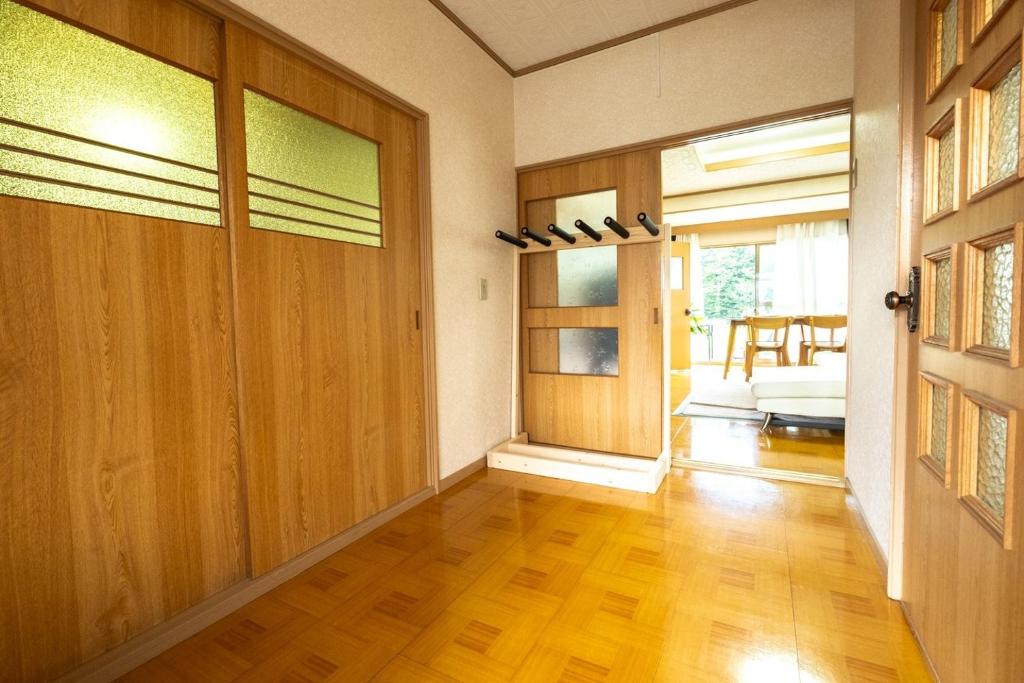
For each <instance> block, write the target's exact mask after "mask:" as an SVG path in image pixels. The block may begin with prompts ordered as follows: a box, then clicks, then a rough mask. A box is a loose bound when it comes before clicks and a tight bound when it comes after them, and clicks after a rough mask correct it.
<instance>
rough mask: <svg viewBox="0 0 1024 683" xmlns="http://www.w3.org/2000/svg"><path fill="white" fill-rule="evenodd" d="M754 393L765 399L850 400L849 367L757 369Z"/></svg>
mask: <svg viewBox="0 0 1024 683" xmlns="http://www.w3.org/2000/svg"><path fill="white" fill-rule="evenodd" d="M750 391H751V392H752V393H753V394H754V397H755V398H757V399H762V398H842V399H845V398H846V366H845V364H844V365H838V364H835V365H808V366H790V367H782V368H757V369H755V370H754V376H753V377H752V378H751V380H750Z"/></svg>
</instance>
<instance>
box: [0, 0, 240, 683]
mask: <svg viewBox="0 0 1024 683" xmlns="http://www.w3.org/2000/svg"><path fill="white" fill-rule="evenodd" d="M41 4H42V5H43V7H44V8H45V9H47V10H52V11H54V12H67V13H68V14H67V16H68V18H70V19H71V20H73V21H75V22H77V23H78V24H79V25H81V26H83V27H84V28H77V27H75V26H73V25H71V24H68V23H65V22H64V21H58V20H57V19H54V18H52V17H50V16H48V15H46V14H44V13H43V12H39V11H36V10H35V9H32V8H30V7H28V6H25V5H21V4H15V3H13V2H11V1H10V0H0V38H2V43H3V45H4V53H3V56H2V58H0V82H2V83H3V84H4V91H3V94H2V95H0V678H3V679H4V680H48V679H51V678H54V677H55V676H56V675H57V674H60V673H62V672H64V671H66V670H68V669H70V668H71V667H73V666H74V665H76V664H78V663H81V662H83V661H85V660H87V659H90V658H92V657H94V656H96V655H98V654H100V653H101V652H103V651H105V650H107V649H110V648H112V647H114V646H116V645H118V644H120V643H122V642H123V641H125V640H128V639H129V638H132V637H133V636H136V635H138V634H139V633H141V632H142V631H144V630H146V629H147V628H149V627H151V626H153V625H155V624H157V623H159V622H161V621H163V620H165V619H167V618H168V617H169V616H171V615H173V614H175V613H177V612H180V611H181V610H183V609H185V608H186V607H189V606H190V605H193V604H195V603H197V602H199V601H201V600H202V599H203V598H206V597H207V596H210V595H213V594H214V593H217V592H218V591H220V590H222V589H224V588H226V587H227V586H229V585H231V584H233V583H235V582H237V581H239V580H241V579H242V578H243V576H244V567H245V563H244V559H243V553H242V546H243V531H242V519H241V513H240V510H241V507H242V502H241V495H240V490H241V487H242V482H241V481H240V463H239V449H238V443H239V434H238V413H237V409H236V403H237V402H236V395H235V373H234V356H233V352H232V346H231V337H232V314H231V310H232V302H231V279H230V261H229V240H228V231H227V229H226V228H225V227H223V220H222V211H221V208H220V190H219V188H220V169H219V164H218V150H217V142H216V127H217V123H216V118H215V108H216V107H215V102H216V98H215V88H216V83H217V81H218V79H220V78H221V77H222V75H223V74H222V73H221V67H220V64H221V60H220V57H221V55H220V51H219V47H218V46H219V35H220V30H221V25H220V21H219V20H217V19H215V18H213V17H210V16H207V15H205V14H203V13H201V12H198V11H196V10H194V9H191V8H189V7H188V6H186V5H183V4H178V3H176V2H170V1H165V0H160V1H157V0H134V1H133V2H130V3H128V2H125V3H99V2H87V3H66V2H60V1H58V0H53V1H50V2H43V3H41ZM72 5H73V6H72ZM154 26H159V27H160V30H159V31H154V30H152V28H153V27H154ZM105 36H109V37H110V38H112V39H113V40H108V39H107V38H106V37H105ZM172 36H173V39H171V37H172ZM150 55H155V56H156V57H158V58H159V59H156V58H154V57H152V56H150Z"/></svg>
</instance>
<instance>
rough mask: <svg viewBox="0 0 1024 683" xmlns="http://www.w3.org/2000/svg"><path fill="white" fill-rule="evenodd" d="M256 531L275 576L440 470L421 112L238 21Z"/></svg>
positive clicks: (233, 41) (246, 435)
mask: <svg viewBox="0 0 1024 683" xmlns="http://www.w3.org/2000/svg"><path fill="white" fill-rule="evenodd" d="M227 29H228V31H227V46H228V64H229V68H230V69H231V71H230V80H229V81H228V82H227V84H226V85H227V87H226V106H225V111H226V115H227V121H226V123H227V126H226V130H227V134H228V136H229V140H228V142H229V149H230V150H231V156H230V158H229V168H230V169H231V172H232V173H233V174H235V175H233V176H232V178H231V185H230V187H231V192H232V195H231V198H230V201H231V202H232V206H238V207H247V208H248V211H245V210H239V211H236V212H233V216H234V218H235V224H234V226H233V235H234V238H235V271H236V279H237V287H238V316H239V319H238V330H237V334H236V339H237V344H238V356H239V364H240V368H239V370H240V375H241V409H242V427H243V434H242V442H243V444H244V451H245V459H246V476H247V481H248V505H249V525H250V527H249V528H250V533H249V541H250V548H251V552H252V569H253V572H254V574H261V573H263V572H266V571H268V570H269V569H272V568H274V567H275V566H277V565H279V564H281V563H282V562H284V561H286V560H289V559H291V558H293V557H295V556H296V555H298V554H300V553H302V552H304V551H306V550H308V549H310V548H312V547H313V546H315V545H317V544H318V543H321V542H322V541H325V540H327V539H328V538H331V537H332V536H335V535H337V534H339V533H341V532H342V531H344V530H346V529H348V528H349V527H351V526H352V525H354V524H355V523H356V522H359V521H361V520H363V519H366V518H367V517H369V516H371V515H373V514H374V513H376V512H379V511H381V510H383V509H385V508H387V507H389V506H391V505H393V504H395V503H397V502H399V501H401V500H403V499H405V498H407V497H409V496H410V495H412V494H414V493H417V492H419V491H421V490H423V489H424V488H426V487H427V486H428V483H429V481H428V462H427V453H428V450H427V448H426V444H425V436H424V430H425V424H424V414H425V404H424V389H423V354H422V344H423V332H422V329H421V327H422V322H423V321H422V313H421V311H420V300H421V299H420V232H419V231H420V216H419V211H420V208H419V207H420V204H419V186H418V183H419V157H418V154H419V147H418V140H417V127H416V120H415V119H414V118H413V117H412V116H410V115H408V114H406V113H404V112H402V111H399V110H398V109H396V108H395V107H394V106H392V105H390V104H387V103H385V102H383V101H381V100H379V99H377V98H375V97H373V96H371V95H369V94H367V93H366V92H364V91H362V90H360V89H357V88H355V87H354V86H352V85H351V84H349V83H347V82H345V81H342V80H341V79H340V78H338V77H336V76H333V75H332V74H330V73H328V72H326V71H324V70H323V69H321V68H319V67H317V66H314V65H313V64H311V63H309V62H307V61H304V60H303V59H300V58H299V57H297V56H295V55H293V54H291V53H289V52H288V51H286V50H284V49H282V48H281V47H279V46H277V45H275V44H273V43H271V42H269V41H268V40H266V39H265V38H263V37H261V36H258V35H256V34H255V33H252V32H250V31H247V30H245V29H242V28H240V27H237V26H234V25H229V26H228V27H227Z"/></svg>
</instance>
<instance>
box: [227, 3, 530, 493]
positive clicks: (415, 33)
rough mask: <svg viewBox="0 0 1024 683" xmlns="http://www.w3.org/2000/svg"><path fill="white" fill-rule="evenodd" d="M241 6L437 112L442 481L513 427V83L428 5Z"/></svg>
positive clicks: (434, 152) (434, 153)
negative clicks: (503, 240)
mask: <svg viewBox="0 0 1024 683" xmlns="http://www.w3.org/2000/svg"><path fill="white" fill-rule="evenodd" d="M236 2H237V4H238V5H239V6H240V7H242V8H244V9H246V10H248V11H250V12H252V13H253V14H255V15H257V16H258V17H260V18H261V19H263V20H265V21H267V22H269V23H270V24H273V25H274V26H275V27H277V28H279V29H280V30H282V31H284V32H285V33H288V34H289V35H291V36H293V37H295V38H296V39H298V40H299V41H301V42H303V43H305V44H307V45H309V46H310V47H312V48H314V49H316V50H318V51H320V52H322V53H324V54H325V55H327V56H329V57H331V58H332V59H334V60H336V61H338V62H339V63H341V64H343V65H345V66H346V67H348V68H350V69H352V70H353V71H355V72H356V73H358V74H360V75H361V76H363V77H365V78H367V79H369V80H370V81H373V82H374V83H376V84H377V85H379V86H381V87H383V88H385V89H387V90H389V91H391V92H392V93H394V94H395V95H397V96H398V97H401V98H402V99H404V100H406V101H408V102H410V103H412V104H414V105H416V106H417V107H419V108H420V109H422V110H424V111H426V112H427V113H428V114H429V115H430V174H431V198H432V211H433V230H434V241H433V247H434V301H435V305H436V319H435V326H436V330H437V376H438V410H439V430H440V445H441V476H442V477H443V476H446V475H448V474H451V473H452V472H455V471H456V470H458V469H460V468H461V467H463V466H465V465H467V464H469V463H471V462H473V461H474V460H477V459H479V458H481V457H483V455H484V453H485V451H486V450H487V449H488V448H490V447H491V446H493V445H494V444H496V443H498V442H500V441H502V440H504V439H506V438H508V432H509V411H510V401H511V386H510V373H509V367H510V364H511V362H512V355H511V353H512V348H511V340H512V329H511V324H512V313H511V311H512V292H511V288H512V255H511V253H510V250H509V249H508V248H507V247H505V246H504V245H501V244H499V243H498V242H497V240H495V239H494V230H495V229H497V228H503V229H506V230H507V229H509V228H514V226H515V220H516V218H515V216H516V210H515V201H516V188H515V171H514V161H513V136H514V133H513V116H512V114H513V102H512V79H511V77H510V76H509V75H508V74H507V73H505V72H504V71H503V70H502V69H501V67H499V66H498V65H497V64H495V63H494V62H493V61H492V60H491V59H490V57H488V56H487V55H486V54H485V53H484V52H483V51H482V50H481V49H480V48H479V47H477V46H476V45H475V44H474V43H473V42H472V41H471V40H470V39H469V38H467V37H466V36H465V34H463V33H462V31H460V30H459V29H458V28H457V27H456V26H454V25H453V24H452V23H451V22H450V21H449V20H448V19H447V18H445V17H444V16H443V15H442V14H441V13H440V12H439V11H438V10H437V9H436V8H435V7H434V6H433V5H431V4H430V3H429V2H427V0H345V1H344V2H340V1H336V0H305V1H304V2H303V3H301V10H302V11H296V3H295V2H294V0H236ZM480 277H487V278H488V279H489V281H490V296H489V299H488V300H487V301H480V300H479V299H478V298H477V292H478V284H477V283H478V278H480ZM418 379H419V378H414V377H410V378H409V381H411V382H415V381H418Z"/></svg>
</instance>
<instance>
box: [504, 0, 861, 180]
mask: <svg viewBox="0 0 1024 683" xmlns="http://www.w3.org/2000/svg"><path fill="white" fill-rule="evenodd" d="M852 95H853V0H758V2H753V3H750V4H747V5H743V6H741V7H739V8H737V9H732V10H728V11H726V12H722V13H719V14H716V15H713V16H711V17H707V18H705V19H700V20H698V21H694V22H691V23H688V24H683V25H682V26H678V27H676V28H673V29H670V30H668V31H663V32H662V33H659V34H655V35H651V36H647V37H645V38H641V39H639V40H635V41H633V42H630V43H626V44H624V45H620V46H618V47H615V48H612V49H609V50H604V51H602V52H598V53H595V54H593V55H589V56H587V57H583V58H580V59H576V60H573V61H571V62H567V63H565V64H561V65H559V66H555V67H552V68H549V69H544V70H542V71H538V72H535V73H532V74H528V75H526V76H522V77H520V78H517V79H516V80H515V106H516V164H517V165H520V166H522V165H526V164H532V163H536V162H540V161H547V160H551V159H559V158H563V157H567V156H572V155H575V154H582V153H586V152H593V151H597V150H602V149H608V148H611V147H618V146H621V145H626V144H630V143H633V142H640V141H645V140H651V139H656V138H661V137H665V136H669V135H676V134H679V133H683V132H687V131H693V130H700V129H703V128H709V127H713V126H719V125H724V124H728V123H732V122H735V121H740V120H743V119H750V118H754V117H757V116H763V115H767V114H775V113H778V112H782V111H789V110H792V109H798V108H801V107H806V106H811V105H816V104H823V103H826V102H833V101H836V100H843V99H847V98H849V97H851V96H852Z"/></svg>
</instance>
